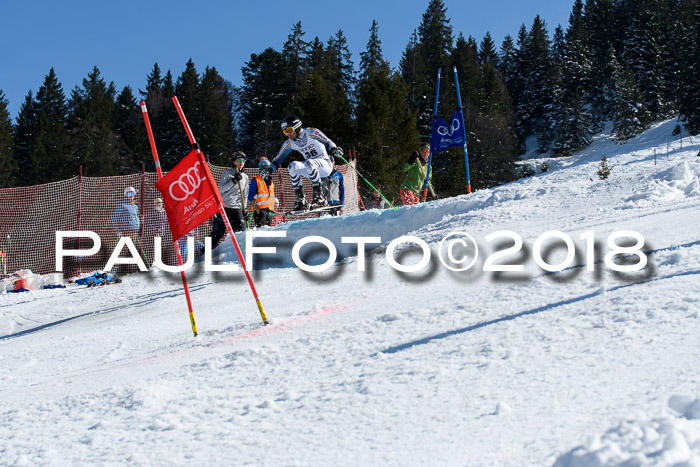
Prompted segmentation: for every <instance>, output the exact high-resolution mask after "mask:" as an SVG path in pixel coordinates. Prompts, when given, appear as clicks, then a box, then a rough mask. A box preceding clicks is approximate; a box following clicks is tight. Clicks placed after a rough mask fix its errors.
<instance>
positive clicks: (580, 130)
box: [554, 0, 592, 156]
mask: <svg viewBox="0 0 700 467" xmlns="http://www.w3.org/2000/svg"><path fill="white" fill-rule="evenodd" d="M582 15H583V2H582V1H581V0H576V1H575V2H574V7H573V11H572V13H571V16H570V19H569V29H568V31H567V33H566V47H565V50H564V54H563V58H562V60H563V61H562V63H561V75H562V80H561V85H560V87H561V98H560V99H559V102H558V109H557V111H558V115H559V117H558V119H557V120H558V125H557V132H556V134H557V136H556V141H555V145H554V152H555V154H557V155H560V156H569V155H571V154H573V153H574V152H575V151H577V150H580V149H583V148H586V147H588V145H589V144H590V142H591V125H592V121H591V120H592V117H591V114H590V111H589V109H588V106H587V104H588V102H587V101H586V100H585V97H584V96H586V95H587V92H586V91H587V90H588V89H590V85H589V79H590V74H591V61H590V58H589V50H588V32H587V30H586V27H585V23H584V20H583V16H582Z"/></svg>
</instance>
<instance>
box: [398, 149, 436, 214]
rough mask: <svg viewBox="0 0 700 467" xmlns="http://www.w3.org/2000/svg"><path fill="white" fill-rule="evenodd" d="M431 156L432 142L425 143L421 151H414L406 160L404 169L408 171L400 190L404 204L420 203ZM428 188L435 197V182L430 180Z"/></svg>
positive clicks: (431, 175)
mask: <svg viewBox="0 0 700 467" xmlns="http://www.w3.org/2000/svg"><path fill="white" fill-rule="evenodd" d="M429 156H430V144H428V143H424V144H422V145H421V147H420V153H419V152H418V151H414V153H413V154H411V157H409V158H408V162H404V164H403V171H404V172H407V174H406V178H404V180H403V183H402V184H401V189H400V190H399V192H400V194H401V201H402V202H403V204H404V206H409V205H411V204H418V203H420V194H421V192H422V191H423V187H424V186H425V176H426V174H427V171H428V157H429ZM432 178H433V173H432V171H431V172H430V179H431V180H432ZM428 189H429V190H430V194H431V195H432V196H433V197H435V190H433V184H432V183H431V182H430V181H428Z"/></svg>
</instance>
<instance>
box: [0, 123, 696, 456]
mask: <svg viewBox="0 0 700 467" xmlns="http://www.w3.org/2000/svg"><path fill="white" fill-rule="evenodd" d="M674 125H675V122H665V123H662V124H659V125H657V126H655V127H654V128H652V129H651V130H649V131H647V132H646V133H644V134H642V135H640V136H639V137H638V138H635V139H634V140H631V141H630V142H629V143H628V144H626V145H621V146H620V145H615V144H613V143H612V142H611V141H610V140H609V138H607V137H605V136H601V137H599V138H598V139H597V140H596V141H595V142H594V143H593V144H592V145H591V146H590V147H589V148H588V149H587V150H585V151H583V152H582V153H581V154H578V155H576V156H574V157H571V158H567V159H558V160H554V161H549V165H550V171H549V172H546V173H544V174H541V175H537V176H535V177H531V178H527V179H523V180H520V181H518V182H515V183H511V184H508V185H504V186H501V187H498V188H494V189H491V190H483V191H479V192H476V193H474V194H472V195H468V196H466V195H465V196H461V197H457V198H451V199H445V200H440V201H436V202H432V203H426V204H423V205H420V206H414V207H406V208H400V209H399V210H397V211H370V212H364V213H358V214H354V215H348V216H343V217H340V218H322V219H315V220H304V221H298V222H293V223H289V224H287V225H285V226H283V227H279V228H278V229H284V230H285V232H286V235H287V238H286V239H284V240H278V241H275V242H272V244H274V245H276V246H277V247H278V252H277V254H276V255H274V256H272V255H261V256H260V257H259V258H258V259H256V263H257V265H256V271H255V272H254V274H253V276H254V278H255V281H256V286H257V289H258V292H259V294H260V296H261V299H262V302H263V304H264V306H265V310H266V312H267V314H268V317H269V318H270V319H271V321H272V325H271V326H268V327H262V326H261V323H260V317H259V315H258V312H257V309H256V307H255V304H254V301H253V299H252V296H251V293H250V291H249V289H248V285H247V283H246V280H245V277H244V276H243V274H242V273H240V272H238V273H207V272H205V271H203V270H201V267H200V269H199V270H198V271H193V272H191V273H190V274H189V275H188V277H189V278H190V281H191V282H190V284H191V291H192V297H193V301H194V307H195V317H196V319H197V325H198V327H199V331H200V335H199V336H198V337H196V338H195V337H192V333H191V331H190V324H189V320H188V318H187V308H186V304H185V299H184V295H183V293H182V288H181V284H180V280H179V275H170V274H165V273H162V272H159V271H153V272H149V273H147V274H143V275H140V276H129V277H126V278H125V280H124V283H122V284H119V285H111V286H107V287H102V288H95V289H83V288H69V289H66V290H45V291H33V292H28V293H24V294H6V295H0V314H1V316H2V320H0V369H1V370H2V372H0V397H1V398H2V400H3V405H2V409H0V440H1V441H0V464H3V465H38V464H41V465H66V464H76V465H81V464H82V465H84V464H93V463H97V464H107V465H115V464H120V465H121V464H135V465H221V464H235V465H238V464H255V465H517V466H520V465H551V464H554V463H556V464H557V465H562V466H567V465H576V466H578V465H616V464H620V463H623V462H625V461H630V462H632V463H633V464H635V465H637V464H639V465H645V464H650V465H672V464H674V463H680V462H687V465H698V463H700V412H699V409H698V407H700V374H699V371H698V369H699V368H700V364H699V362H700V289H699V288H698V284H699V283H700V215H699V213H700V186H699V183H700V182H699V180H698V174H700V160H699V159H698V157H696V155H697V153H698V150H700V138H698V137H695V138H694V139H693V141H692V143H691V141H689V140H688V139H687V138H686V139H685V140H684V141H683V149H682V150H681V149H680V142H679V141H678V140H677V139H675V138H673V137H671V131H672V128H673V126H674ZM667 145H668V149H669V150H668V157H667V156H666V148H667ZM654 149H656V159H655V158H654ZM603 155H605V156H607V158H608V160H609V163H610V165H611V166H612V174H611V176H610V178H609V179H608V180H606V181H602V180H598V178H597V176H596V170H597V168H598V166H599V163H600V158H601V156H603ZM501 230H508V231H512V232H514V233H515V234H517V236H519V237H521V238H522V239H523V242H524V247H523V249H522V250H521V251H520V252H518V253H515V254H513V255H509V256H508V257H506V258H504V259H503V260H498V261H496V263H497V264H498V263H502V262H504V261H505V262H511V263H520V264H523V265H524V270H523V271H522V272H509V273H496V272H484V271H483V269H484V264H485V262H486V259H487V258H488V257H489V256H490V255H492V254H493V253H494V252H495V251H499V250H503V249H504V248H507V247H508V246H510V244H512V242H511V243H510V244H507V242H504V241H505V238H498V239H493V240H492V241H488V240H487V237H488V236H489V235H490V234H492V233H494V232H497V231H501ZM630 230H631V231H636V232H638V233H639V234H641V235H642V236H643V237H644V239H645V245H644V247H643V249H644V250H645V251H646V252H647V255H648V261H649V264H648V266H647V268H645V269H644V270H643V271H640V272H636V273H625V274H623V275H620V274H615V273H613V271H611V269H610V267H609V263H606V262H605V261H604V256H605V255H606V253H608V252H609V251H610V247H609V246H608V245H607V244H606V240H607V238H608V236H609V235H611V234H613V233H614V232H618V231H630ZM548 231H560V232H563V233H565V234H566V235H568V236H569V237H570V238H571V239H572V241H573V243H574V245H575V250H576V253H577V256H576V258H575V260H574V261H573V263H574V264H578V265H586V264H591V265H594V266H595V270H594V271H588V270H587V268H586V267H585V266H583V267H569V268H567V269H566V270H564V271H562V272H560V273H548V272H546V271H544V270H543V269H541V268H540V267H538V266H537V264H536V263H535V259H534V258H535V251H536V248H535V241H536V240H537V239H538V237H540V236H542V235H543V234H544V233H545V232H548ZM453 232H466V233H469V234H470V235H471V236H473V238H475V239H476V241H477V243H478V246H479V259H478V260H477V262H476V264H475V265H474V266H473V267H472V268H471V269H470V270H468V271H465V272H453V271H451V270H449V269H448V268H447V267H446V266H445V265H443V264H442V263H441V262H440V261H439V259H438V247H439V244H440V241H441V240H442V239H443V238H444V237H446V236H447V235H448V234H450V233H453ZM586 232H593V234H589V237H584V238H583V239H582V238H581V236H582V235H583V234H584V233H586ZM309 235H320V236H323V237H325V238H327V239H329V240H331V241H332V242H333V243H334V245H335V246H336V247H337V249H338V251H339V254H340V256H341V257H342V258H344V259H343V260H342V261H339V262H338V263H336V264H335V265H333V266H332V267H330V268H329V269H328V270H326V271H324V272H321V273H308V272H304V271H302V270H300V269H299V268H297V267H296V266H295V265H294V263H293V260H292V256H291V246H292V245H293V244H294V243H295V242H296V241H297V240H299V239H301V238H303V237H306V236H309ZM402 235H411V236H415V237H418V238H419V239H421V240H423V241H425V242H427V244H428V245H429V246H430V249H431V251H432V255H431V258H432V260H431V262H430V263H429V265H428V266H427V267H426V268H425V269H424V270H422V271H419V272H416V273H399V272H397V271H396V270H395V269H394V268H393V267H392V266H391V265H390V264H389V262H388V260H387V252H386V247H387V245H388V244H389V242H391V241H392V240H393V239H395V238H398V237H400V236H402ZM591 235H593V236H594V237H592V236H591ZM343 236H346V237H347V236H373V237H381V242H380V243H379V244H378V245H379V247H378V248H375V249H374V250H373V251H372V252H371V253H369V254H368V255H367V257H366V262H367V265H366V266H367V267H366V270H365V271H364V272H361V271H359V270H358V269H359V264H360V260H359V259H358V257H357V256H356V255H355V253H354V247H351V246H349V245H343V244H342V243H341V237H343ZM489 238H490V237H489ZM586 238H591V239H592V238H594V239H595V241H596V242H597V243H599V247H598V249H597V250H598V254H597V256H596V257H595V258H594V259H593V260H591V261H588V262H587V251H588V250H587V241H586ZM241 241H242V238H241ZM258 242H260V244H264V242H261V241H260V240H256V243H255V244H256V245H258ZM374 246H377V245H374ZM408 246H410V245H404V247H408ZM545 246H546V245H545ZM543 251H544V253H542V256H543V257H546V259H547V261H548V262H549V263H550V264H556V263H559V262H562V261H563V260H564V256H565V253H566V251H565V249H563V248H544V249H543ZM324 252H326V250H325V249H321V250H320V252H316V254H315V255H312V256H310V257H307V261H308V263H309V264H321V263H323V262H324V261H325V258H326V257H327V252H326V253H325V256H324V254H323V253H324ZM454 252H455V254H456V255H457V256H459V253H460V250H459V248H456V249H455V251H454ZM302 253H303V250H302ZM214 255H215V257H217V258H218V259H219V260H220V261H224V262H227V261H235V254H234V251H233V248H232V247H231V246H229V245H226V246H222V247H220V248H218V249H217V250H216V251H215V252H214ZM302 256H303V255H302ZM395 256H396V257H397V259H399V258H401V262H402V263H403V264H415V263H417V262H418V261H419V259H420V254H418V253H417V252H416V250H415V249H408V248H403V247H399V250H398V252H397V253H396V255H395ZM627 260H628V261H632V262H634V261H635V260H636V259H635V257H634V256H631V257H629V258H627ZM593 263H595V264H593ZM200 266H201V265H200Z"/></svg>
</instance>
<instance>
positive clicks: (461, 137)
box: [433, 109, 466, 153]
mask: <svg viewBox="0 0 700 467" xmlns="http://www.w3.org/2000/svg"><path fill="white" fill-rule="evenodd" d="M435 121H436V123H435V126H433V142H434V145H433V151H434V152H436V153H438V152H440V151H444V150H445V149H448V148H451V147H453V146H464V143H465V141H466V140H465V133H464V125H463V124H462V116H461V115H460V113H459V109H458V110H457V111H456V112H455V114H454V115H453V116H452V119H451V120H450V122H449V123H447V122H446V121H445V120H443V119H441V118H440V117H435Z"/></svg>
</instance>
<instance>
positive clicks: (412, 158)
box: [408, 151, 418, 165]
mask: <svg viewBox="0 0 700 467" xmlns="http://www.w3.org/2000/svg"><path fill="white" fill-rule="evenodd" d="M417 159H418V151H413V154H411V155H410V156H409V158H408V163H409V164H410V165H413V164H415V163H416V160H417Z"/></svg>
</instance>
